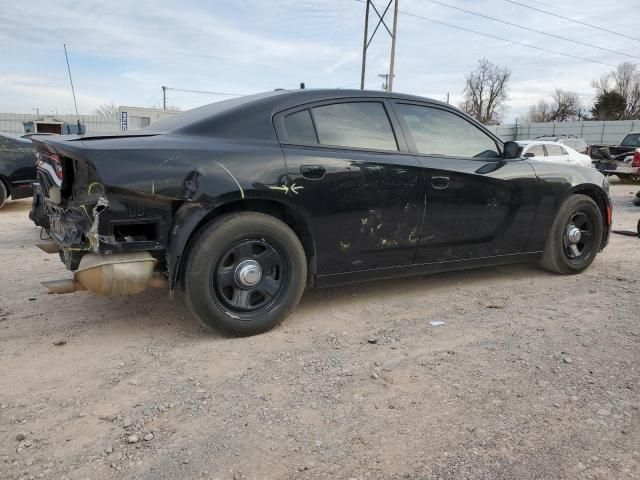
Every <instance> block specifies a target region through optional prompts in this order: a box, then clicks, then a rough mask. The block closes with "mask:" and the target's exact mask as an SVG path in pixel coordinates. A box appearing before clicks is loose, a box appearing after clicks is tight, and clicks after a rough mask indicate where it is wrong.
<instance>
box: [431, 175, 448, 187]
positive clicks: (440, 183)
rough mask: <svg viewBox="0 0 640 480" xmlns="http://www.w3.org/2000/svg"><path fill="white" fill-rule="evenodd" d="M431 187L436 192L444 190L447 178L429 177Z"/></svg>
mask: <svg viewBox="0 0 640 480" xmlns="http://www.w3.org/2000/svg"><path fill="white" fill-rule="evenodd" d="M431 186H432V187H433V188H435V189H436V190H444V189H445V188H447V187H448V186H449V177H431Z"/></svg>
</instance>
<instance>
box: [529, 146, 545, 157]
mask: <svg viewBox="0 0 640 480" xmlns="http://www.w3.org/2000/svg"><path fill="white" fill-rule="evenodd" d="M527 153H533V154H534V155H535V156H536V157H544V148H542V145H532V146H531V148H529V150H527Z"/></svg>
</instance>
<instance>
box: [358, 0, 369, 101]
mask: <svg viewBox="0 0 640 480" xmlns="http://www.w3.org/2000/svg"><path fill="white" fill-rule="evenodd" d="M369 4H370V2H369V0H367V10H366V12H365V14H364V39H363V40H362V71H361V72H360V90H364V74H365V70H366V68H367V48H368V47H369V42H368V39H369Z"/></svg>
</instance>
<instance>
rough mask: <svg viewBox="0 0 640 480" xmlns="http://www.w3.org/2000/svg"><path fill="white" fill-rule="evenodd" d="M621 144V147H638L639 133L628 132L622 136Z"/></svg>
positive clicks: (639, 142) (639, 143)
mask: <svg viewBox="0 0 640 480" xmlns="http://www.w3.org/2000/svg"><path fill="white" fill-rule="evenodd" d="M621 145H622V146H623V147H640V133H630V134H629V135H627V136H626V137H624V140H622V143H621Z"/></svg>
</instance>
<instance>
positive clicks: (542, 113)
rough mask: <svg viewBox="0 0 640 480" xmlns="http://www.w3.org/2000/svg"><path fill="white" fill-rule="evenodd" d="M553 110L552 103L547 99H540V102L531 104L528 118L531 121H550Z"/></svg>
mask: <svg viewBox="0 0 640 480" xmlns="http://www.w3.org/2000/svg"><path fill="white" fill-rule="evenodd" d="M550 111H551V105H549V103H548V102H546V101H545V100H538V103H536V104H535V105H531V107H530V108H529V115H528V116H527V120H529V121H530V122H531V123H543V122H548V121H549V112H550Z"/></svg>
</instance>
